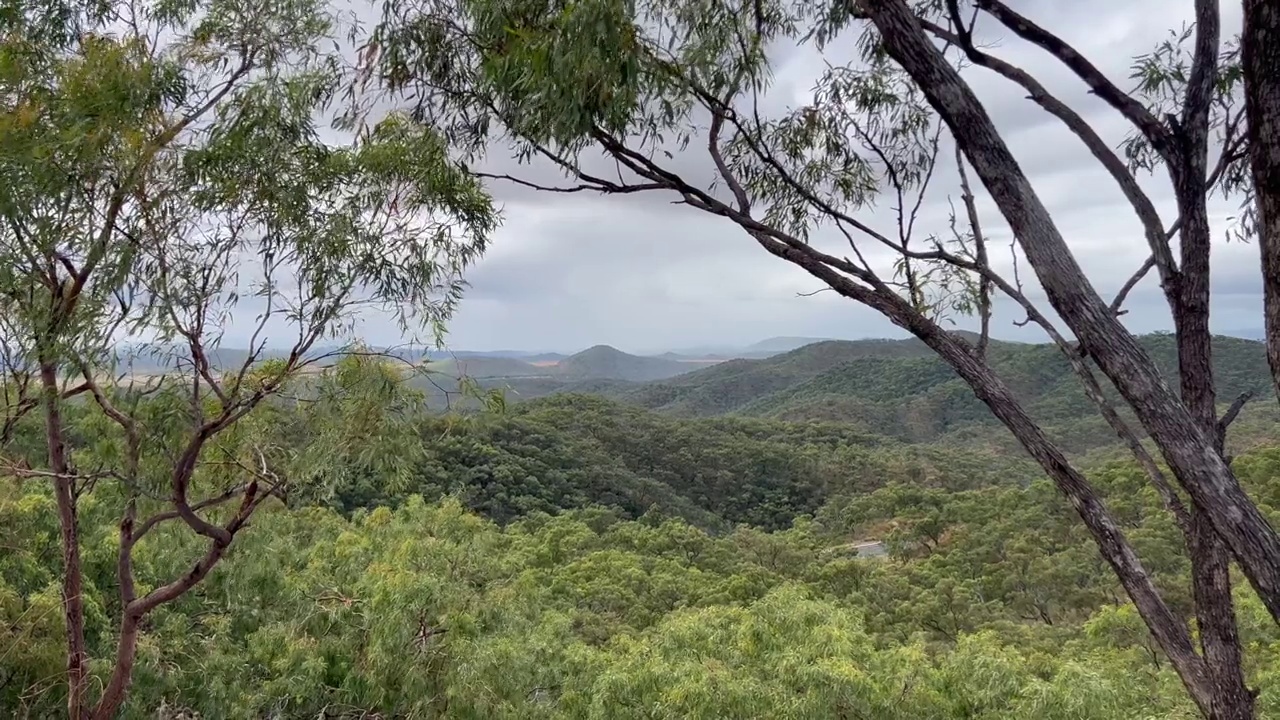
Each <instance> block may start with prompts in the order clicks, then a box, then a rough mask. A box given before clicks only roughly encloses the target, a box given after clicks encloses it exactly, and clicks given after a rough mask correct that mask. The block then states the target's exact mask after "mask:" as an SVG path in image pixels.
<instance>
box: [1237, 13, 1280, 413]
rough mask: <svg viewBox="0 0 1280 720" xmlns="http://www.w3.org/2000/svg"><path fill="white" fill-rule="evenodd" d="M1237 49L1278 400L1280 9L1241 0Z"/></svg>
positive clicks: (1269, 353) (1270, 357) (1270, 358)
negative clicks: (1241, 65)
mask: <svg viewBox="0 0 1280 720" xmlns="http://www.w3.org/2000/svg"><path fill="white" fill-rule="evenodd" d="M1241 46H1242V48H1241V60H1242V62H1243V63H1244V90H1245V112H1246V117H1247V119H1248V125H1249V161H1250V163H1251V164H1252V166H1253V187H1254V191H1255V193H1256V195H1257V198H1256V200H1257V212H1258V249H1259V251H1260V252H1261V254H1262V302H1263V314H1264V317H1265V323H1266V324H1265V327H1266V336H1267V360H1268V361H1269V362H1270V363H1271V377H1272V380H1273V382H1274V385H1275V391H1276V395H1277V397H1280V6H1277V5H1276V3H1275V2H1274V0H1245V2H1244V34H1243V36H1242V38H1241Z"/></svg>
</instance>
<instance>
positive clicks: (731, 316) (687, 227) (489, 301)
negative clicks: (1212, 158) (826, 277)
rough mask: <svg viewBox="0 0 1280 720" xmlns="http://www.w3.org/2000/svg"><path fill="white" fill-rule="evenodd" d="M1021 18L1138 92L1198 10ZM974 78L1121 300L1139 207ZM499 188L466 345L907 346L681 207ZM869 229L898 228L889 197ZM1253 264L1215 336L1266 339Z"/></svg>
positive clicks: (1155, 302) (995, 43)
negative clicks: (1150, 55)
mask: <svg viewBox="0 0 1280 720" xmlns="http://www.w3.org/2000/svg"><path fill="white" fill-rule="evenodd" d="M1017 5H1018V6H1019V7H1020V9H1021V10H1022V11H1023V12H1025V13H1027V14H1028V15H1029V16H1031V17H1033V18H1035V19H1037V20H1038V21H1039V22H1041V23H1043V24H1045V25H1046V26H1048V27H1051V28H1053V29H1054V30H1055V31H1056V32H1058V33H1060V34H1061V35H1062V36H1063V37H1065V38H1066V39H1067V40H1068V41H1070V42H1072V43H1074V44H1075V45H1076V47H1077V48H1079V49H1080V50H1081V51H1082V52H1083V53H1084V54H1086V55H1087V56H1089V57H1090V58H1091V59H1092V60H1093V61H1094V62H1095V63H1096V64H1097V65H1098V66H1099V67H1100V68H1101V69H1102V70H1103V71H1104V72H1106V73H1107V74H1108V75H1109V76H1110V77H1111V78H1112V79H1113V80H1115V81H1116V82H1117V83H1118V84H1120V85H1121V86H1122V87H1127V86H1128V82H1129V81H1128V80H1127V79H1126V76H1127V75H1128V72H1129V67H1130V65H1131V63H1132V56H1134V55H1137V54H1141V53H1145V52H1147V51H1149V50H1150V49H1151V48H1153V47H1154V46H1155V45H1156V44H1157V43H1158V42H1159V41H1161V40H1163V39H1164V38H1165V37H1166V36H1167V33H1168V30H1169V29H1170V28H1174V27H1177V26H1179V24H1180V23H1181V22H1183V21H1184V20H1186V19H1188V18H1189V16H1190V12H1191V2H1190V1H1189V0H1183V1H1182V2H1173V1H1172V0H1137V1H1134V2H1115V1H1114V0H1076V1H1074V2H1070V3H1067V2H1059V3H1049V2H1042V1H1041V0H1022V2H1020V3H1017ZM1226 5H1227V6H1228V7H1227V8H1226V9H1225V10H1226V15H1227V17H1225V18H1224V25H1225V27H1226V28H1227V29H1228V32H1234V30H1233V28H1235V27H1237V26H1238V24H1239V19H1238V15H1239V8H1238V7H1231V6H1232V5H1233V4H1231V3H1228V4H1226ZM978 34H979V38H980V40H983V41H984V42H986V43H987V44H989V46H990V47H991V51H992V52H993V53H995V54H997V55H999V56H1000V57H1002V58H1005V59H1006V60H1008V61H1010V62H1013V63H1015V64H1017V65H1019V66H1021V67H1023V68H1025V69H1026V70H1028V71H1029V72H1032V73H1033V74H1034V75H1036V76H1037V77H1038V78H1040V79H1041V80H1042V81H1043V82H1044V83H1045V84H1046V85H1047V86H1048V87H1049V88H1050V89H1051V90H1052V91H1053V92H1055V93H1056V94H1058V95H1059V96H1060V97H1061V98H1062V99H1064V100H1066V101H1067V102H1069V103H1070V104H1071V105H1072V106H1073V107H1075V108H1076V109H1077V110H1078V111H1079V112H1081V113H1082V114H1084V115H1085V116H1086V117H1087V118H1088V119H1089V121H1090V122H1091V123H1092V124H1094V125H1095V127H1097V128H1098V129H1099V130H1100V131H1101V133H1102V134H1103V136H1104V137H1105V138H1106V139H1107V141H1108V142H1109V143H1112V144H1113V145H1118V144H1119V143H1120V142H1121V141H1123V139H1124V138H1125V136H1126V134H1127V133H1128V128H1127V126H1126V124H1125V121H1124V120H1123V118H1121V117H1119V115H1118V114H1117V113H1115V112H1114V111H1113V110H1111V109H1110V108H1109V107H1107V106H1105V105H1104V104H1103V103H1101V102H1100V101H1099V100H1098V99H1097V98H1096V97H1094V96H1092V95H1090V94H1089V93H1088V92H1087V89H1086V88H1085V87H1084V85H1083V84H1082V83H1081V82H1080V81H1079V80H1078V79H1077V78H1075V77H1074V76H1072V75H1071V74H1070V73H1069V72H1068V71H1067V70H1066V69H1064V68H1062V67H1060V66H1059V65H1057V64H1056V63H1055V62H1054V61H1053V60H1052V59H1051V58H1049V57H1048V56H1047V55H1046V54H1044V53H1043V52H1041V51H1039V50H1038V49H1036V48H1034V47H1031V46H1029V45H1027V44H1026V43H1022V42H1021V41H1018V40H1016V39H1015V38H1013V37H1011V35H1010V34H1009V33H1008V32H1006V31H1002V29H999V28H995V27H993V26H992V25H991V23H989V22H988V23H987V24H985V25H981V26H980V27H979V29H978ZM779 59H780V61H779V64H778V65H776V66H775V67H776V73H775V78H776V81H775V84H774V87H773V90H772V92H771V94H770V96H769V98H768V104H769V107H770V110H771V111H772V112H781V111H782V110H783V109H784V108H786V107H787V106H788V105H798V104H800V103H801V102H803V99H804V98H805V97H806V96H807V93H808V91H809V89H810V88H811V86H812V84H813V81H814V79H815V78H816V77H817V76H818V75H819V74H820V73H821V71H822V58H820V57H818V56H817V55H815V54H814V52H813V51H812V50H811V49H799V50H796V49H787V50H786V52H784V53H780V54H779ZM965 73H966V77H967V78H968V79H969V81H970V82H971V83H972V84H973V86H974V88H975V90H976V92H978V94H979V96H980V97H981V98H982V99H983V101H984V102H985V103H986V106H987V108H988V111H989V112H990V113H991V115H992V116H993V118H994V119H995V120H996V122H997V124H998V125H999V126H1000V127H1001V129H1002V130H1003V131H1004V132H1005V134H1006V137H1007V139H1008V141H1009V143H1010V145H1011V147H1012V148H1013V150H1014V152H1015V153H1016V155H1017V156H1018V158H1019V161H1020V163H1021V164H1022V165H1023V167H1024V169H1025V170H1026V171H1027V172H1028V174H1029V175H1030V176H1031V177H1032V181H1033V184H1034V186H1035V187H1036V190H1037V192H1038V193H1039V194H1040V196H1041V197H1042V199H1043V200H1044V201H1045V203H1046V204H1047V205H1048V206H1049V207H1050V209H1051V210H1052V211H1053V213H1054V216H1055V218H1056V220H1057V221H1058V223H1059V225H1060V227H1061V229H1062V231H1063V233H1064V235H1065V236H1066V237H1067V239H1068V241H1069V242H1070V243H1071V246H1072V248H1073V249H1074V251H1075V252H1076V254H1077V257H1078V259H1079V261H1080V263H1081V264H1082V266H1084V268H1085V269H1086V270H1087V271H1088V272H1089V273H1090V276H1091V278H1092V279H1093V281H1094V284H1095V286H1096V287H1097V289H1098V291H1099V292H1100V293H1101V294H1103V295H1104V297H1110V296H1111V295H1112V294H1113V293H1114V292H1115V291H1116V290H1117V289H1118V288H1119V287H1120V285H1121V284H1122V283H1123V282H1124V281H1125V279H1127V278H1128V277H1129V275H1130V274H1132V272H1133V271H1134V270H1135V269H1136V268H1137V267H1138V266H1139V265H1140V264H1141V263H1142V261H1143V260H1144V259H1145V258H1146V256H1147V254H1148V250H1147V247H1146V244H1145V242H1144V240H1143V237H1142V232H1141V226H1140V225H1139V224H1138V222H1137V219H1136V218H1135V217H1134V214H1133V211H1132V209H1131V208H1130V207H1129V206H1128V204H1127V203H1126V202H1125V201H1124V199H1123V197H1122V196H1121V195H1120V193H1119V191H1118V189H1117V188H1116V186H1115V184H1114V182H1112V180H1111V179H1110V178H1109V177H1108V176H1107V175H1106V173H1105V172H1103V171H1102V169H1101V168H1100V167H1099V166H1098V165H1097V163H1096V161H1095V160H1094V159H1093V158H1091V157H1090V156H1089V155H1088V153H1087V152H1086V151H1085V149H1084V148H1083V146H1082V145H1081V144H1080V142H1079V141H1078V140H1077V139H1076V138H1074V137H1073V136H1072V135H1071V134H1070V133H1069V132H1068V131H1066V130H1065V129H1064V128H1062V127H1061V126H1060V125H1059V123H1058V121H1057V120H1055V119H1054V118H1052V117H1051V116H1049V115H1048V114H1047V113H1045V112H1044V111H1042V110H1040V109H1039V108H1038V107H1036V106H1035V105H1034V104H1033V103H1032V102H1030V101H1029V100H1028V99H1027V98H1026V97H1025V95H1026V93H1025V92H1023V91H1022V90H1021V89H1020V88H1017V87H1015V86H1013V85H1011V84H1010V83H1009V82H1008V81H1006V80H1004V79H1003V78H1000V77H998V76H996V75H995V74H994V73H991V72H989V71H986V70H983V69H981V68H969V69H967V70H966V71H965ZM582 161H583V164H584V167H585V168H587V169H588V170H589V171H590V172H593V173H596V174H602V175H606V174H607V175H609V176H612V174H613V173H615V172H616V169H615V168H614V166H613V165H612V163H610V162H607V161H604V160H603V158H601V157H600V156H599V155H598V154H596V153H592V154H589V155H587V156H585V157H584V158H583V159H582ZM664 163H666V164H667V165H668V166H670V167H671V168H672V169H673V170H675V171H676V172H678V173H680V174H681V175H682V176H683V177H685V178H686V179H688V180H689V181H691V182H693V183H695V184H698V185H700V186H703V187H707V186H709V185H710V184H711V183H712V182H713V181H714V178H715V173H714V170H713V168H712V166H711V164H710V162H709V160H708V158H707V156H706V152H705V148H703V147H702V146H700V145H698V144H694V145H691V146H690V148H689V149H688V150H687V151H685V152H682V153H674V157H673V158H671V159H669V160H666V159H664ZM482 169H484V170H486V171H489V172H495V173H510V174H519V175H520V176H522V177H526V178H529V179H531V180H535V181H538V182H544V183H548V184H551V183H554V182H557V181H559V180H560V179H561V177H560V175H561V174H560V173H559V172H558V171H557V170H556V169H555V168H554V167H552V166H550V165H549V164H548V163H539V164H536V165H532V166H524V167H518V166H516V165H515V164H514V163H513V162H512V161H511V160H510V158H509V154H507V153H504V152H502V151H501V149H495V152H494V153H493V154H492V155H491V156H490V157H489V158H488V159H487V160H486V161H485V163H484V166H483V168H482ZM954 178H955V170H954V167H953V163H952V162H951V161H950V159H949V153H946V152H944V153H943V160H942V163H941V165H940V167H939V169H938V182H937V185H936V187H935V188H934V190H933V191H932V192H931V193H930V195H929V197H928V198H927V201H926V203H925V206H924V208H923V209H922V216H921V220H920V222H921V227H922V229H925V230H927V231H933V232H945V231H946V228H947V216H948V213H949V211H950V210H949V207H948V202H947V200H948V196H952V197H954V196H956V195H957V192H956V184H955V181H954ZM1142 182H1143V184H1144V186H1145V187H1146V188H1147V189H1148V191H1149V192H1150V194H1151V196H1152V198H1153V200H1155V202H1156V203H1157V205H1158V206H1159V207H1160V209H1161V211H1162V212H1163V213H1164V218H1165V222H1166V223H1170V222H1172V220H1173V218H1172V207H1171V198H1170V192H1169V189H1168V183H1167V180H1166V179H1165V178H1164V177H1163V175H1162V174H1157V175H1155V176H1152V177H1150V178H1143V180H1142ZM491 188H492V190H493V191H494V193H495V196H496V197H497V199H498V201H499V202H500V204H501V205H502V207H503V211H504V224H503V226H502V228H501V229H500V230H499V232H498V233H497V235H496V237H495V238H494V243H493V246H492V250H491V251H490V253H489V254H488V256H487V257H485V258H484V259H483V260H482V261H481V262H480V263H479V264H478V265H477V266H476V267H475V268H474V269H473V270H472V271H471V273H470V274H469V280H470V282H471V284H472V288H471V290H470V291H469V293H468V296H467V298H466V299H465V300H464V301H463V305H462V308H461V310H460V312H459V314H458V316H457V317H456V318H455V319H454V321H453V322H452V323H451V327H450V338H449V340H450V345H451V346H452V347H454V348H458V349H483V348H497V347H518V348H526V349H538V350H552V349H557V350H574V349H580V348H582V347H586V346H588V345H591V344H595V343H609V344H614V345H617V346H619V347H622V348H623V349H628V350H633V351H643V350H658V349H663V348H671V347H679V346H689V345H707V344H722V343H745V342H751V341H754V340H758V339H761V338H764V337H768V336H772V335H819V336H833V337H865V336H886V335H893V336H901V335H902V332H901V331H900V330H899V329H897V328H895V327H893V326H892V325H891V324H889V323H888V322H887V321H885V320H883V319H882V318H880V317H879V316H878V315H876V314H875V313H874V312H872V311H869V310H866V309H865V308H862V307H859V306H857V305H856V304H855V303H852V302H850V301H847V300H843V299H841V298H839V297H838V296H836V295H835V294H834V293H830V292H822V293H819V294H817V295H813V296H807V297H806V296H801V293H809V292H812V291H814V290H818V289H819V288H820V286H819V284H818V283H817V281H815V280H813V279H812V278H810V277H809V276H808V275H807V274H806V273H804V272H803V271H802V270H800V269H798V268H796V267H793V266H791V265H788V264H787V263H785V262H782V261H780V260H777V259H775V258H773V257H771V256H769V255H767V254H765V253H764V252H763V251H761V250H760V248H759V247H758V246H756V245H755V244H754V243H753V242H752V241H751V240H750V239H749V238H748V237H746V236H745V234H744V233H743V232H742V231H741V230H739V229H738V228H736V227H735V226H734V225H732V224H731V223H729V222H728V221H726V220H723V219H721V218H715V217H711V216H709V215H706V214H701V213H699V212H697V211H693V210H691V209H689V208H687V207H679V206H675V205H672V204H671V201H672V199H673V198H672V197H671V196H670V195H667V194H644V193H642V194H638V195H628V196H621V197H617V196H615V197H602V196H599V195H594V194H588V193H577V194H555V193H545V192H537V191H533V190H529V189H526V188H520V187H518V186H514V185H512V184H510V183H501V182H495V183H492V184H491ZM979 195H980V196H982V195H983V193H981V192H980V193H979ZM980 207H981V211H982V215H983V220H984V225H985V227H986V230H987V233H988V236H989V238H990V240H991V244H992V248H993V253H998V254H999V255H998V256H999V257H1001V258H1002V260H1001V262H1003V263H1004V269H1005V270H1009V269H1010V266H1011V260H1010V259H1009V258H1008V251H1007V245H1008V243H1009V232H1008V229H1007V227H1006V226H1005V225H1004V223H1003V220H1002V218H1001V217H1000V215H999V213H998V211H997V209H996V208H995V207H994V205H992V204H991V203H990V201H989V199H987V198H985V197H981V199H980ZM1212 210H1213V214H1214V220H1215V225H1216V227H1217V228H1218V229H1219V230H1220V231H1222V230H1225V228H1226V226H1227V218H1229V217H1230V216H1231V215H1233V214H1234V213H1235V212H1236V211H1237V207H1236V202H1234V201H1229V202H1216V203H1215V204H1214V206H1213V208H1212ZM860 217H865V218H867V219H869V221H870V222H872V223H873V224H874V225H875V226H876V227H879V228H882V229H886V230H888V229H890V228H891V227H892V223H893V214H892V211H891V209H890V208H889V207H888V198H884V199H882V200H881V201H880V202H879V203H878V206H877V207H876V208H874V209H868V210H867V211H865V212H863V213H861V214H860ZM814 242H815V243H820V244H822V245H823V247H827V248H831V249H832V251H833V252H848V250H847V244H846V243H845V240H844V239H843V238H842V237H841V236H839V235H838V234H835V233H832V232H830V231H827V232H821V233H818V234H817V235H816V236H815V238H814ZM864 247H867V248H868V249H869V250H868V252H870V253H871V256H872V257H873V258H878V259H876V260H873V262H875V263H877V264H880V263H883V262H885V255H884V253H880V252H878V251H875V250H871V249H870V247H871V246H870V245H864ZM1256 252H1257V251H1256V248H1254V247H1253V246H1248V245H1240V244H1234V243H1233V244H1228V243H1226V242H1219V243H1218V245H1217V246H1216V248H1215V255H1214V275H1213V287H1214V291H1215V293H1216V294H1217V295H1216V298H1215V301H1214V302H1215V304H1214V313H1215V319H1214V321H1215V326H1216V327H1218V328H1219V329H1223V330H1229V329H1237V328H1242V327H1250V326H1253V325H1256V324H1257V322H1256V319H1257V318H1258V308H1259V301H1258V287H1259V282H1260V281H1259V278H1258V270H1257V267H1258V265H1257V255H1256ZM1022 270H1023V280H1024V281H1025V283H1026V287H1027V291H1028V293H1029V294H1031V295H1032V296H1033V297H1036V298H1038V299H1041V300H1042V299H1043V298H1042V297H1041V293H1040V291H1039V289H1038V287H1037V286H1036V283H1035V279H1034V277H1033V276H1031V275H1030V273H1029V271H1028V269H1027V266H1026V265H1025V263H1024V264H1023V265H1022ZM1127 307H1128V308H1129V313H1128V314H1127V315H1126V316H1125V320H1126V322H1127V323H1128V324H1129V325H1130V326H1131V327H1133V328H1134V329H1135V330H1139V331H1150V330H1156V329H1163V328H1168V327H1169V320H1168V311H1167V308H1165V306H1164V302H1163V299H1162V297H1161V294H1160V290H1159V288H1158V287H1157V284H1156V280H1155V278H1154V277H1150V278H1148V279H1146V280H1145V281H1144V282H1143V283H1142V284H1141V285H1140V286H1139V287H1138V288H1137V289H1136V290H1135V291H1134V293H1133V294H1132V295H1131V297H1130V298H1129V302H1128V303H1127ZM998 311H999V318H998V322H997V323H996V328H997V329H996V334H997V335H1000V336H1004V337H1009V338H1017V339H1036V336H1037V333H1036V332H1035V331H1033V330H1029V329H1019V328H1017V327H1015V326H1014V325H1013V324H1012V323H1013V321H1014V320H1019V319H1021V315H1020V314H1019V313H1018V312H1016V308H1014V307H1012V305H1011V304H1010V303H1008V302H1001V303H1000V304H999V305H998ZM962 324H963V323H962ZM363 330H364V332H365V333H366V335H367V337H368V338H369V339H370V340H371V341H374V342H389V341H390V340H393V339H394V337H393V335H394V333H393V331H392V330H391V328H390V327H389V326H387V325H386V324H385V323H381V324H380V323H378V322H377V321H376V319H370V320H369V321H368V322H366V323H365V326H364V328H363Z"/></svg>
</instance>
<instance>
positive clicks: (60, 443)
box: [40, 360, 89, 720]
mask: <svg viewBox="0 0 1280 720" xmlns="http://www.w3.org/2000/svg"><path fill="white" fill-rule="evenodd" d="M40 384H41V389H42V391H43V397H44V420H45V442H46V443H47V445H48V457H49V470H50V471H51V472H52V473H54V475H56V477H55V478H54V480H53V489H54V497H55V499H56V501H57V505H58V527H59V531H60V533H59V534H60V536H61V540H62V613H63V619H64V622H65V625H66V628H65V629H66V638H67V716H68V717H69V718H71V720H80V718H83V717H86V715H87V711H86V708H85V691H86V689H87V688H86V680H87V676H88V669H89V667H88V666H89V655H88V651H87V650H86V648H85V641H84V577H83V573H82V571H81V567H80V536H79V534H80V528H79V521H78V519H77V517H76V496H75V480H74V478H73V477H72V476H71V466H70V463H69V462H68V461H67V445H66V438H65V437H64V435H63V424H62V409H61V407H60V400H59V397H58V396H59V392H58V371H57V368H56V366H55V365H54V364H53V363H52V362H49V361H47V360H42V361H41V363H40Z"/></svg>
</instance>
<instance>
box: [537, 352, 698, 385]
mask: <svg viewBox="0 0 1280 720" xmlns="http://www.w3.org/2000/svg"><path fill="white" fill-rule="evenodd" d="M701 367H705V363H703V364H699V363H692V362H683V361H680V360H672V359H670V358H664V357H643V356H640V355H631V354H628V353H624V352H622V351H621V350H618V349H617V348H613V347H610V346H608V345H596V346H595V347H592V348H588V349H586V350H583V351H582V352H580V353H578V354H576V355H570V356H569V357H567V358H565V359H564V360H561V361H560V362H559V363H558V364H557V365H556V373H557V375H559V376H560V377H561V378H564V379H566V380H590V379H609V380H630V381H635V382H643V381H650V380H663V379H666V378H670V377H675V376H677V375H681V374H684V373H688V372H692V371H694V370H697V369H699V368H701Z"/></svg>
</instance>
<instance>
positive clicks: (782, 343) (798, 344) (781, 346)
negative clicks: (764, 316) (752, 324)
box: [745, 337, 832, 353]
mask: <svg viewBox="0 0 1280 720" xmlns="http://www.w3.org/2000/svg"><path fill="white" fill-rule="evenodd" d="M831 339H832V338H810V337H772V338H769V339H768V340H761V341H760V342H758V343H755V344H752V345H748V346H747V347H746V348H745V350H746V352H748V353H765V352H772V353H784V352H790V351H792V350H796V349H798V348H802V347H804V346H805V345H812V344H814V343H820V342H827V341H830V340H831Z"/></svg>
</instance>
